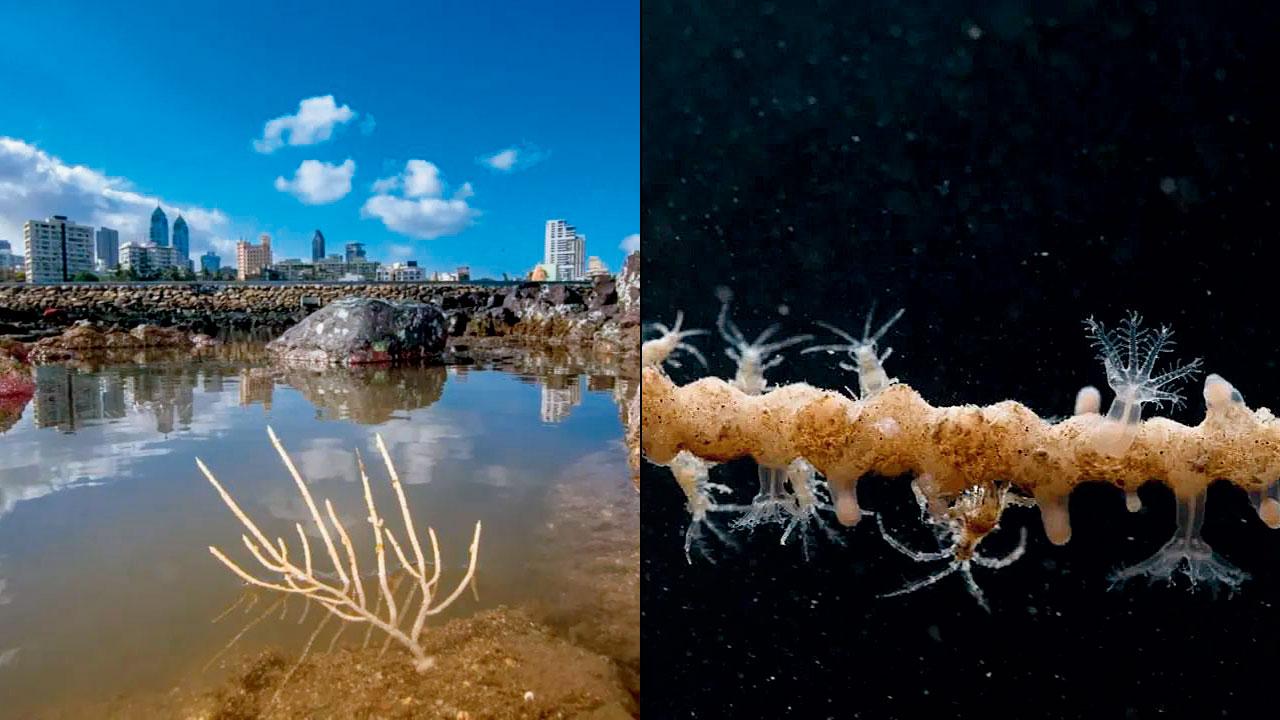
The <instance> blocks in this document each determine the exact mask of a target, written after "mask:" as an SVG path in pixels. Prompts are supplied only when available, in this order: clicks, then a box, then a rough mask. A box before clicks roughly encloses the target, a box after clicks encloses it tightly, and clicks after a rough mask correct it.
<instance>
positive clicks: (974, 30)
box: [965, 23, 982, 40]
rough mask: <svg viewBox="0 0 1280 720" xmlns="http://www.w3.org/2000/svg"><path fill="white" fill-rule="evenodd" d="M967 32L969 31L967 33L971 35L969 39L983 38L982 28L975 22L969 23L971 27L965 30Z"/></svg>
mask: <svg viewBox="0 0 1280 720" xmlns="http://www.w3.org/2000/svg"><path fill="white" fill-rule="evenodd" d="M965 33H967V34H968V35H969V39H970V40H980V39H982V28H980V27H978V26H977V25H975V24H973V23H970V24H969V28H968V29H967V30H965Z"/></svg>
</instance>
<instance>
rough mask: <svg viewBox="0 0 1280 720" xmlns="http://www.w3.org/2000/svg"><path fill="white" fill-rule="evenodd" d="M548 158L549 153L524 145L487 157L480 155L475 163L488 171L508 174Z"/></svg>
mask: <svg viewBox="0 0 1280 720" xmlns="http://www.w3.org/2000/svg"><path fill="white" fill-rule="evenodd" d="M549 156H550V153H548V152H546V151H544V150H541V149H539V148H537V147H536V146H533V145H529V144H524V145H520V146H514V145H513V146H511V147H507V148H503V149H502V150H499V151H497V152H495V153H492V154H489V155H482V156H481V157H479V158H478V159H477V162H479V163H480V164H481V165H484V166H486V167H488V168H489V169H490V170H496V171H498V172H504V173H509V172H514V171H516V170H525V169H527V168H530V167H533V166H534V165H537V164H538V163H540V162H542V161H543V160H546V159H547V157H549Z"/></svg>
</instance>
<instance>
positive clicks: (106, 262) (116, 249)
mask: <svg viewBox="0 0 1280 720" xmlns="http://www.w3.org/2000/svg"><path fill="white" fill-rule="evenodd" d="M94 252H95V255H96V256H97V261H98V262H99V263H101V264H102V266H103V267H104V268H105V269H107V270H114V269H116V268H117V267H119V266H120V233H118V232H116V231H115V230H112V229H111V228H108V227H103V228H98V232H97V234H96V235H95V238H94Z"/></svg>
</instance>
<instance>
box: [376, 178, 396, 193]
mask: <svg viewBox="0 0 1280 720" xmlns="http://www.w3.org/2000/svg"><path fill="white" fill-rule="evenodd" d="M399 187H400V176H399V175H392V176H391V177H385V178H380V179H378V180H375V181H373V192H374V193H376V194H378V195H383V194H386V193H389V192H394V191H395V190H397V189H399Z"/></svg>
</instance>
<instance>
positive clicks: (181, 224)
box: [173, 215, 191, 268]
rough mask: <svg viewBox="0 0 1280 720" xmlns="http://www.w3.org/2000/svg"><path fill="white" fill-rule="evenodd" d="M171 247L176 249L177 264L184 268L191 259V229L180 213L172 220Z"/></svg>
mask: <svg viewBox="0 0 1280 720" xmlns="http://www.w3.org/2000/svg"><path fill="white" fill-rule="evenodd" d="M173 247H174V248H175V249H176V250H177V251H178V264H179V265H180V266H182V267H183V268H186V267H187V265H188V262H189V261H190V260H191V231H190V230H188V229H187V221H186V220H183V219H182V216H181V215H179V216H178V219H177V220H174V221H173Z"/></svg>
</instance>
